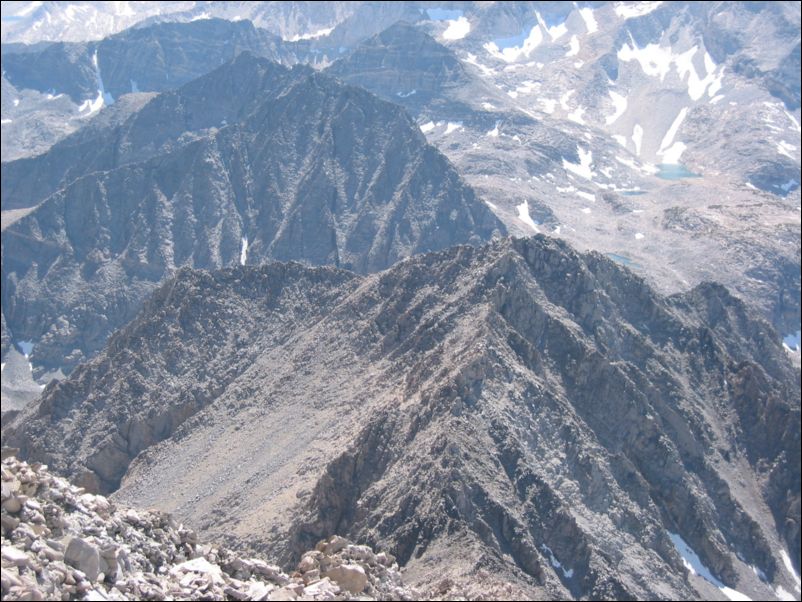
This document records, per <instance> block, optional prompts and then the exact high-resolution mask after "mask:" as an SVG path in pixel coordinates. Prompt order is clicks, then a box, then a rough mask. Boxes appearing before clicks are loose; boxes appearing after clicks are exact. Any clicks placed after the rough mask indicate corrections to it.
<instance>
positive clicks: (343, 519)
mask: <svg viewBox="0 0 802 602" xmlns="http://www.w3.org/2000/svg"><path fill="white" fill-rule="evenodd" d="M799 388H800V382H799V372H798V370H796V369H795V368H793V367H792V365H791V363H790V362H789V358H788V356H787V354H786V352H785V351H784V350H783V348H782V346H781V345H780V344H779V343H778V342H777V339H776V335H775V333H774V331H773V329H772V327H771V326H770V325H769V324H768V323H767V322H765V321H763V320H761V319H759V318H755V317H752V316H751V314H750V311H749V310H748V308H747V307H745V306H744V304H743V303H742V302H740V301H739V300H737V299H736V298H734V297H732V296H731V295H730V294H729V293H728V292H727V291H726V289H724V288H723V287H721V286H719V285H714V284H703V285H700V286H699V287H696V288H695V289H693V290H692V291H691V292H689V293H687V294H683V295H677V296H671V297H662V296H660V295H658V294H656V293H654V292H653V291H652V290H651V289H650V288H649V286H648V285H647V284H646V283H645V282H644V281H643V280H642V279H640V278H639V277H637V276H635V275H633V274H632V273H631V272H629V271H628V270H626V269H624V268H621V267H619V266H618V265H616V264H615V263H614V262H612V261H611V260H609V259H607V258H605V257H603V256H601V255H599V254H589V255H580V254H577V253H576V252H575V251H572V250H571V249H570V248H569V247H568V246H567V245H566V244H565V243H561V242H559V241H555V240H552V239H548V238H546V237H543V236H536V237H533V238H531V239H518V240H503V241H498V242H496V243H492V244H490V245H487V246H484V247H481V248H478V249H477V248H472V247H466V246H460V247H455V248H452V249H449V250H446V251H442V252H439V253H433V254H427V255H423V256H418V257H415V258H411V259H408V260H406V261H403V262H401V263H399V264H397V265H396V266H395V267H393V268H391V269H389V270H387V271H385V272H381V273H379V274H375V275H372V276H367V277H361V276H357V275H355V274H353V273H352V272H347V271H342V270H337V269H334V268H316V269H310V268H305V267H303V266H301V265H298V264H281V263H277V264H268V265H265V266H263V267H249V266H245V267H237V268H230V269H227V270H223V271H218V272H213V273H206V272H194V271H189V270H186V271H182V272H181V273H180V274H178V275H177V277H176V278H175V279H173V280H171V281H168V282H167V283H166V284H164V285H163V286H162V287H160V289H159V290H158V291H157V292H155V293H154V295H153V296H152V297H151V299H150V300H149V301H148V303H147V304H146V306H145V308H144V309H143V311H142V313H141V314H140V315H139V316H138V317H137V319H135V320H134V321H133V322H132V323H131V324H130V325H129V326H128V327H126V328H124V329H123V330H122V331H120V332H119V333H117V334H116V335H114V336H113V337H112V339H111V340H110V341H109V346H108V349H107V350H105V351H104V352H103V353H102V354H100V355H99V356H98V357H97V358H96V359H94V360H92V361H90V362H89V363H87V364H84V365H82V366H79V367H78V368H77V369H76V370H75V371H74V372H73V374H72V375H71V376H70V377H69V378H68V379H67V380H65V381H63V382H61V383H53V384H51V385H50V386H49V387H48V388H47V389H46V390H45V391H44V393H43V396H42V398H41V399H40V400H39V401H37V402H36V403H35V404H33V405H31V406H29V407H28V408H26V409H25V410H23V411H22V412H21V413H20V414H18V415H17V417H16V418H15V419H14V421H12V422H8V421H7V422H8V423H7V424H6V426H5V428H4V431H3V437H4V441H6V442H8V444H12V445H18V446H19V447H20V448H21V453H22V455H23V457H30V458H37V459H40V460H42V461H46V462H47V463H48V464H50V465H52V466H53V468H54V469H55V470H57V471H59V472H60V473H63V474H67V475H71V478H73V479H75V480H76V481H77V482H78V483H79V484H81V485H82V486H85V487H87V488H88V489H90V490H92V491H100V492H111V491H115V490H117V491H116V493H115V494H114V499H117V500H119V501H121V502H125V503H128V504H134V505H142V506H148V507H156V508H159V509H161V510H164V511H168V512H172V513H174V514H175V515H176V516H177V517H178V518H179V519H180V520H182V521H186V522H187V523H188V524H190V525H191V526H192V527H193V528H197V529H198V530H199V532H200V533H201V534H202V536H203V537H208V538H214V539H218V540H220V541H225V542H227V543H228V544H230V545H236V546H242V547H243V548H244V549H248V550H251V551H254V552H257V551H258V552H259V553H263V554H264V553H268V554H269V555H271V556H273V557H276V558H278V559H280V560H281V562H282V563H292V562H296V561H297V559H298V557H299V555H300V554H301V553H302V552H303V550H305V549H308V548H309V547H311V546H313V545H314V543H315V542H316V541H318V540H319V539H321V538H323V537H326V536H328V535H330V534H332V533H340V534H342V535H344V536H346V537H349V538H351V539H353V540H355V541H359V542H364V543H366V544H368V545H373V546H379V547H381V548H382V549H387V550H389V551H390V552H391V553H392V554H394V555H395V556H396V557H397V558H398V561H399V563H400V564H401V565H403V566H405V567H406V568H407V570H408V572H409V575H410V583H411V584H412V585H414V586H418V587H432V586H433V585H434V583H433V582H434V581H435V580H437V581H439V580H441V579H443V578H448V579H449V580H450V581H449V582H450V583H453V584H454V586H455V587H467V584H470V583H471V582H474V581H475V579H476V576H477V575H478V574H479V572H480V571H482V570H486V571H489V573H490V574H491V575H494V576H495V577H493V579H495V580H496V581H497V582H498V584H499V586H500V584H501V583H503V582H508V581H509V582H511V583H512V584H514V585H515V587H516V588H518V591H520V592H525V594H526V595H527V596H534V597H538V596H547V597H556V598H564V597H578V596H589V597H593V598H618V599H621V598H628V597H640V598H651V597H670V598H676V597H682V598H687V597H699V596H701V597H706V596H709V595H712V593H713V592H715V591H716V590H715V588H714V589H710V587H711V583H710V581H706V580H703V579H701V578H698V579H697V578H690V579H689V578H688V577H687V576H686V573H685V569H684V568H683V563H682V560H681V557H680V555H679V553H678V550H679V549H680V548H677V547H676V545H672V541H678V540H672V537H675V536H677V537H679V538H680V540H681V541H682V542H687V543H686V544H685V545H687V546H688V547H689V548H690V549H692V550H693V551H694V552H695V554H697V555H698V557H699V558H700V559H701V562H702V563H703V565H704V566H705V567H708V568H709V570H710V571H711V574H712V575H715V579H717V580H720V581H718V583H719V585H720V586H721V587H729V588H732V589H733V590H737V591H740V592H742V593H745V594H746V595H750V596H751V597H762V596H773V595H774V594H773V593H772V592H774V591H775V589H776V588H778V587H782V588H784V589H785V590H786V591H791V590H792V589H793V581H792V579H793V578H792V577H791V576H790V574H789V573H788V569H786V568H785V564H784V563H783V560H782V554H785V555H786V557H787V558H790V559H792V561H793V562H794V563H797V564H798V562H799V557H798V553H799V552H798V550H799V536H800V535H799V516H798V508H799V471H798V469H797V467H798V466H799V450H800V442H799V428H798V426H799ZM786 549H787V552H786V551H785V550H786ZM446 550H449V553H448V554H445V551H446ZM789 555H790V556H789ZM455 556H457V557H458V558H456V559H455ZM789 562H791V560H789ZM752 566H754V567H757V569H759V570H760V571H761V574H763V575H764V576H765V577H766V580H765V581H763V580H762V579H761V578H759V577H758V576H757V575H758V573H756V572H755V571H753V570H752V569H751V568H750V567H752ZM789 566H790V565H789ZM435 576H436V577H435Z"/></svg>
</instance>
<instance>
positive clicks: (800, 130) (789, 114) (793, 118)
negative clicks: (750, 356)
mask: <svg viewBox="0 0 802 602" xmlns="http://www.w3.org/2000/svg"><path fill="white" fill-rule="evenodd" d="M16 102H19V101H16ZM14 106H17V105H16V104H14ZM783 113H785V114H786V115H787V116H788V119H790V120H791V121H792V122H793V124H794V129H795V130H796V131H797V132H802V128H801V127H800V126H799V122H798V121H797V120H796V117H794V116H793V115H791V113H789V112H788V111H783Z"/></svg>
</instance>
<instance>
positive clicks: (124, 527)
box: [0, 448, 419, 600]
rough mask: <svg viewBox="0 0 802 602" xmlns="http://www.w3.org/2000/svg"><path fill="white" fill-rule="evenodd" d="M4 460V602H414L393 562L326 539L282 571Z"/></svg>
mask: <svg viewBox="0 0 802 602" xmlns="http://www.w3.org/2000/svg"><path fill="white" fill-rule="evenodd" d="M11 454H12V452H11V451H9V450H8V449H7V448H6V449H4V450H3V456H4V457H3V461H2V468H0V470H2V559H3V562H2V597H3V599H4V600H80V599H83V600H295V599H299V600H355V599H359V600H372V599H377V600H378V599H393V600H412V599H416V598H418V597H419V596H418V595H417V593H416V592H414V591H412V590H410V589H408V588H406V587H405V586H404V584H403V582H402V580H401V575H400V573H399V570H398V565H397V564H396V562H395V559H394V558H393V557H392V556H391V555H390V554H387V553H384V552H382V553H379V554H375V553H374V552H373V550H371V549H370V548H369V547H368V546H360V545H354V544H352V543H350V542H349V541H348V540H346V539H344V538H342V537H338V536H333V537H331V538H329V539H328V540H326V541H321V542H320V543H319V544H318V545H317V546H316V549H315V550H313V551H310V552H307V553H305V554H304V555H303V556H302V558H301V562H300V564H299V566H298V570H297V571H294V572H293V573H292V574H290V575H287V574H286V573H284V572H282V570H281V569H280V568H279V567H277V566H274V565H271V564H269V563H267V562H265V561H264V560H260V559H258V558H242V557H240V556H238V555H237V553H236V552H234V551H232V550H229V549H226V548H224V547H218V546H213V545H206V544H200V543H198V541H197V537H196V535H195V533H194V532H193V531H191V530H189V529H185V528H184V527H183V526H182V525H180V524H178V523H177V522H176V521H175V520H174V519H173V518H172V517H171V516H170V515H169V514H165V513H162V512H154V511H144V510H135V509H133V508H127V507H123V506H120V505H118V504H115V503H113V502H111V501H109V500H108V499H106V498H105V497H103V496H101V495H93V494H91V493H86V492H85V491H84V490H83V489H82V488H80V487H76V486H74V485H72V484H70V483H69V482H68V481H67V480H65V479H63V478H60V477H57V476H55V475H53V474H51V473H50V472H49V471H48V469H47V466H46V465H44V464H39V463H32V464H28V463H27V462H23V461H21V460H18V459H17V458H16V457H15V456H14V455H11Z"/></svg>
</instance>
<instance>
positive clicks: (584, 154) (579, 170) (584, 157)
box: [563, 146, 593, 180]
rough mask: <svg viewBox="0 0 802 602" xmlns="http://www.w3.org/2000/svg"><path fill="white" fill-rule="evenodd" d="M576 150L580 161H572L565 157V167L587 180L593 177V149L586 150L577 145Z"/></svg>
mask: <svg viewBox="0 0 802 602" xmlns="http://www.w3.org/2000/svg"><path fill="white" fill-rule="evenodd" d="M576 152H577V154H578V155H579V163H578V164H577V163H571V162H570V161H567V160H565V159H563V167H564V168H565V169H567V170H568V171H570V172H572V173H574V174H576V175H578V176H580V177H582V178H585V179H586V180H590V179H592V178H593V171H592V170H591V169H590V166H591V164H592V163H593V151H591V150H590V149H588V150H587V151H586V150H584V149H583V148H581V147H579V146H577V147H576Z"/></svg>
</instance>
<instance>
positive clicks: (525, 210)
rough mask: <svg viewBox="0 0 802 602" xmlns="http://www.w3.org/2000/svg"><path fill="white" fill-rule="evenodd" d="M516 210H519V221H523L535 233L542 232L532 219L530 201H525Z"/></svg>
mask: <svg viewBox="0 0 802 602" xmlns="http://www.w3.org/2000/svg"><path fill="white" fill-rule="evenodd" d="M516 209H518V219H519V220H521V221H522V222H523V223H525V224H526V225H528V226H529V227H530V228H532V230H534V231H535V232H540V230H538V228H537V224H536V223H535V220H533V219H532V217H531V216H530V215H529V201H526V200H525V201H524V202H523V203H521V204H520V205H518V206H517V207H516Z"/></svg>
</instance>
